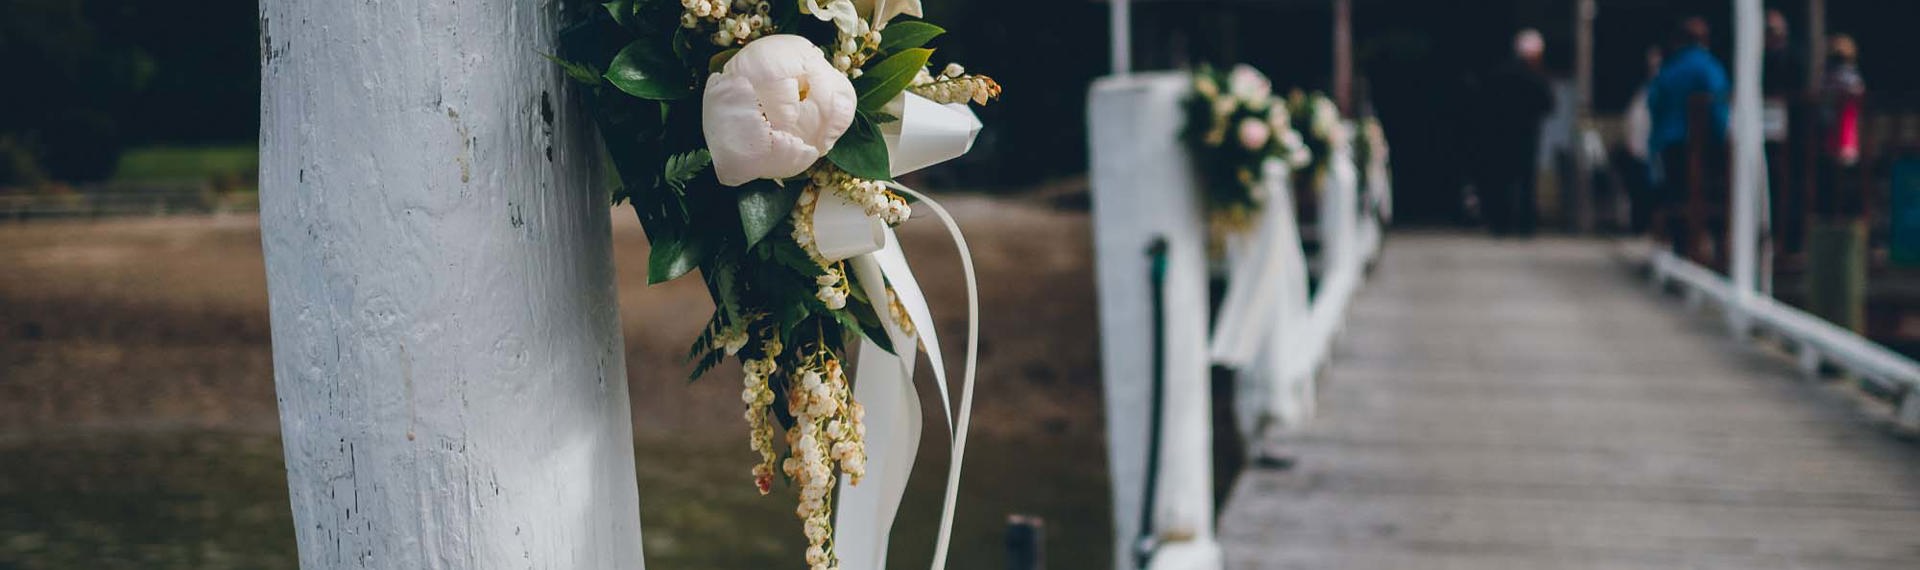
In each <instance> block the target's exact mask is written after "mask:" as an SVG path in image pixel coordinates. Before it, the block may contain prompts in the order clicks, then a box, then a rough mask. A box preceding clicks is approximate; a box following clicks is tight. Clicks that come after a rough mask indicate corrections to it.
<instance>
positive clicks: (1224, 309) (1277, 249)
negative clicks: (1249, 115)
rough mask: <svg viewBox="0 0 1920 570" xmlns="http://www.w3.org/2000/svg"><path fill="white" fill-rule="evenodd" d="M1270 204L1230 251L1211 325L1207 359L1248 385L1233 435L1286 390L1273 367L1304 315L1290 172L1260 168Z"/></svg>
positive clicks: (1254, 422)
mask: <svg viewBox="0 0 1920 570" xmlns="http://www.w3.org/2000/svg"><path fill="white" fill-rule="evenodd" d="M1265 168H1266V173H1265V175H1264V177H1263V180H1265V182H1264V183H1263V184H1265V186H1266V191H1267V196H1268V199H1267V203H1266V205H1265V207H1264V208H1262V211H1261V213H1260V216H1259V218H1257V220H1258V221H1257V224H1258V225H1257V226H1256V229H1255V231H1254V232H1253V233H1252V234H1251V235H1244V236H1239V237H1240V240H1239V241H1236V242H1234V243H1231V244H1229V245H1230V246H1232V247H1231V248H1230V250H1229V251H1230V253H1231V254H1232V255H1231V256H1230V257H1229V259H1228V262H1229V267H1228V273H1227V279H1228V281H1227V293H1226V296H1225V297H1224V298H1223V299H1222V300H1221V304H1220V310H1219V312H1218V314H1219V315H1220V320H1219V321H1218V322H1217V323H1216V324H1215V325H1214V328H1213V334H1212V338H1211V342H1210V344H1209V346H1208V356H1209V358H1210V359H1211V360H1212V361H1213V362H1214V363H1215V364H1219V365H1222V366H1226V367H1228V368H1232V369H1234V370H1236V371H1238V372H1240V373H1241V374H1242V375H1243V377H1244V378H1246V379H1247V381H1246V382H1244V383H1243V385H1241V386H1239V389H1238V390H1237V392H1238V394H1237V395H1236V398H1235V402H1236V408H1235V409H1236V411H1237V412H1238V417H1239V420H1240V421H1239V422H1238V424H1239V425H1238V426H1237V427H1238V428H1240V430H1241V432H1242V433H1243V434H1245V435H1249V436H1251V435H1254V430H1255V429H1257V428H1258V426H1259V423H1260V418H1261V416H1262V415H1263V412H1264V410H1263V408H1264V407H1265V403H1266V402H1267V401H1269V400H1270V399H1271V398H1273V397H1275V394H1276V393H1277V392H1281V391H1287V390H1289V389H1290V387H1289V386H1287V385H1286V383H1287V377H1286V375H1285V374H1284V372H1283V371H1282V370H1281V369H1280V368H1279V367H1278V366H1276V363H1278V362H1284V354H1283V353H1284V352H1285V350H1286V345H1287V341H1288V340H1289V339H1288V338H1287V337H1288V336H1289V335H1292V334H1297V332H1296V331H1292V330H1289V329H1290V328H1291V327H1294V326H1297V324H1298V323H1302V322H1305V317H1306V314H1307V283H1306V280H1307V279H1306V275H1307V269H1306V260H1305V259H1304V257H1303V256H1302V255H1301V253H1300V245H1299V244H1300V234H1299V229H1298V228H1296V227H1295V221H1294V209H1293V197H1292V192H1291V191H1289V190H1288V189H1287V178H1288V177H1287V176H1286V174H1287V167H1286V166H1285V165H1283V164H1280V163H1277V162H1270V163H1268V164H1267V165H1265Z"/></svg>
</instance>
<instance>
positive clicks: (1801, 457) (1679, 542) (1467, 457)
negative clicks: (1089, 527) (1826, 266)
mask: <svg viewBox="0 0 1920 570" xmlns="http://www.w3.org/2000/svg"><path fill="white" fill-rule="evenodd" d="M1723 331H1724V329H1723V328H1721V327H1720V326H1719V325H1718V321H1717V319H1712V318H1709V317H1705V316H1700V315H1689V314H1687V313H1686V312H1685V311H1682V310H1680V303H1679V302H1678V301H1676V300H1673V299H1671V298H1667V297H1663V296H1658V295H1655V294H1654V293H1653V292H1652V291H1651V290H1650V289H1649V288H1648V287H1647V286H1646V284H1645V282H1644V281H1641V280H1638V279H1635V278H1633V277H1632V276H1630V275H1629V274H1628V272H1627V271H1625V270H1624V269H1623V268H1622V267H1621V266H1620V265H1619V264H1618V263H1617V262H1615V261H1614V260H1613V259H1612V257H1611V250H1610V249H1609V248H1608V246H1606V245H1605V244H1603V243H1601V242H1591V241H1566V240H1536V241H1531V242H1517V241H1492V240H1487V239H1482V238H1477V237H1464V236H1442V235H1411V236H1409V235H1397V236H1395V237H1394V238H1393V239H1392V240H1390V242H1389V244H1388V247H1387V250H1386V254H1385V257H1384V259H1383V261H1382V262H1381V266H1380V267H1379V270H1378V271H1377V272H1376V273H1375V275H1374V277H1373V279H1372V281H1371V282H1370V283H1369V284H1368V285H1367V286H1366V287H1365V289H1364V290H1363V292H1362V293H1361V295H1360V297H1359V298H1358V299H1357V300H1356V302H1355V305H1354V307H1353V310H1352V313H1351V315H1350V318H1349V326H1348V329H1347V333H1346V335H1345V336H1344V337H1343V339H1342V340H1341V342H1340V345H1339V347H1338V348H1337V350H1336V354H1335V356H1334V358H1333V362H1332V364H1331V369H1330V370H1329V371H1328V373H1327V374H1326V375H1325V376H1324V377H1323V378H1322V380H1321V382H1322V388H1321V391H1320V394H1321V398H1322V400H1321V408H1320V415H1319V417H1318V419H1317V420H1316V422H1315V423H1314V424H1313V425H1311V426H1309V427H1308V428H1306V429H1304V430H1302V431H1301V432H1299V433H1295V434H1283V435H1273V436H1270V437H1269V440H1268V441H1267V442H1266V444H1267V445H1269V446H1271V447H1273V448H1276V449H1282V450H1286V451H1288V452H1290V453H1293V454H1295V455H1296V456H1297V458H1298V460H1299V464H1298V465H1297V466H1296V467H1294V468H1293V469H1292V470H1290V471H1261V470H1253V471H1250V472H1249V473H1247V474H1246V475H1244V476H1242V477H1241V479H1240V481H1239V483H1238V484H1237V485H1236V487H1235V488H1234V489H1233V491H1232V495H1231V498H1230V499H1229V500H1228V502H1227V506H1226V508H1225V512H1224V513H1223V515H1222V519H1221V522H1220V525H1221V530H1220V533H1221V539H1222V541H1223V542H1224V544H1225V547H1226V552H1227V558H1228V568H1232V569H1269V568H1302V569H1345V570H1363V569H1371V568H1418V569H1454V568H1459V569H1474V570H1488V569H1528V570H1535V569H1558V568H1579V569H1646V568H1737V569H1743V570H1745V569H1758V568H1809V569H1812V568H1822V569H1824V568H1886V569H1904V570H1913V569H1916V568H1920V444H1916V443H1913V442H1908V441H1902V440H1899V439H1897V438H1895V437H1893V436H1891V435H1889V432H1888V430H1886V429H1884V428H1881V427H1879V426H1876V425H1875V424H1874V420H1872V419H1871V416H1870V415H1869V414H1866V413H1864V412H1863V411H1862V410H1860V409H1858V408H1857V407H1856V405H1855V404H1854V402H1855V400H1854V399H1852V398H1849V397H1847V396H1846V395H1845V394H1842V393H1840V391H1838V390H1836V389H1835V388H1833V387H1830V386H1819V385H1815V384H1810V383H1806V382H1803V381H1800V380H1798V377H1797V375H1796V374H1795V373H1794V372H1792V367H1791V366H1790V365H1789V364H1787V363H1785V362H1784V361H1782V360H1781V359H1780V358H1778V357H1775V356H1773V355H1769V354H1763V353H1761V352H1760V351H1759V350H1758V349H1755V348H1749V346H1751V345H1745V344H1741V343H1737V342H1735V341H1733V340H1731V339H1729V337H1728V336H1727V335H1726V334H1724V332H1723Z"/></svg>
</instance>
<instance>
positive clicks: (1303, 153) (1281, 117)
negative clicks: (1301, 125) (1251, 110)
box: [1267, 113, 1313, 169]
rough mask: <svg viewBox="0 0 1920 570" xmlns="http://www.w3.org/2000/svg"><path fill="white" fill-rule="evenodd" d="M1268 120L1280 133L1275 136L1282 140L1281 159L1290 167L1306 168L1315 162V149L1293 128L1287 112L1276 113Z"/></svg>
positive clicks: (1276, 131)
mask: <svg viewBox="0 0 1920 570" xmlns="http://www.w3.org/2000/svg"><path fill="white" fill-rule="evenodd" d="M1267 120H1268V121H1269V122H1270V123H1271V126H1272V127H1273V132H1275V133H1279V134H1278V135H1275V137H1276V138H1277V140H1278V141H1279V142H1280V152H1281V155H1280V159H1281V160H1283V161H1286V163H1287V167H1288V168H1291V169H1300V168H1306V167H1307V165H1308V164H1311V163H1313V149H1310V148H1307V141H1306V139H1302V138H1300V131H1296V130H1293V122H1292V121H1289V120H1288V119H1287V114H1286V113H1274V114H1273V116H1271V117H1268V118H1267Z"/></svg>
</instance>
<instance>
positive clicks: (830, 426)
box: [781, 353, 867, 570]
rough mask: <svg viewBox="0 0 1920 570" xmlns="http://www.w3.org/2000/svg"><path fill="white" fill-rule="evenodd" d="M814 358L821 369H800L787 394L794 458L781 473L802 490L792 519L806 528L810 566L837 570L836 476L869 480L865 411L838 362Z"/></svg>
mask: <svg viewBox="0 0 1920 570" xmlns="http://www.w3.org/2000/svg"><path fill="white" fill-rule="evenodd" d="M821 354H822V355H824V353H821ZM816 358H818V359H819V360H818V361H817V364H811V365H807V367H805V368H803V369H802V370H800V371H799V373H798V374H797V376H796V377H795V380H794V382H793V385H792V387H791V388H790V389H789V391H788V392H787V412H788V413H790V414H792V415H793V418H794V426H793V428H792V429H789V430H787V446H788V448H789V449H790V450H791V451H792V456H791V457H788V458H787V460H786V462H785V463H784V464H783V465H782V466H781V468H782V470H783V471H785V472H786V474H787V476H788V477H790V478H792V479H793V482H794V484H796V485H798V486H799V487H800V504H799V506H797V507H796V508H795V509H794V515H795V516H798V517H800V520H801V521H802V522H803V524H804V525H805V532H806V535H807V543H808V546H807V566H808V567H809V568H810V569H811V570H836V569H837V568H838V566H839V562H838V560H837V559H836V557H835V556H834V555H833V552H832V543H831V541H832V538H833V523H832V497H831V494H832V492H833V486H834V484H835V482H836V481H835V478H834V475H833V471H834V467H835V466H836V465H837V466H838V467H839V469H840V471H841V472H844V473H846V476H847V478H848V482H849V483H851V484H855V485H858V484H860V478H861V477H863V476H865V475H866V462H867V455H866V443H865V440H866V433H867V428H866V426H865V425H864V424H862V423H861V420H862V418H863V417H864V416H865V415H866V412H865V410H863V409H861V407H860V404H858V403H855V402H853V391H852V390H851V389H849V387H848V385H847V376H846V372H845V371H844V370H843V369H842V368H841V367H840V361H838V360H835V359H833V358H831V357H821V356H816Z"/></svg>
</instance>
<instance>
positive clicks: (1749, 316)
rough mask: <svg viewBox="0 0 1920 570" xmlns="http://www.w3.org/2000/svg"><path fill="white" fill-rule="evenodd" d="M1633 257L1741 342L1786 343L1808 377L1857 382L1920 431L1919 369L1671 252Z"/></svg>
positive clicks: (1659, 284)
mask: <svg viewBox="0 0 1920 570" xmlns="http://www.w3.org/2000/svg"><path fill="white" fill-rule="evenodd" d="M1629 255H1630V256H1632V257H1634V258H1637V259H1635V261H1638V262H1640V263H1644V264H1645V265H1646V267H1647V270H1648V273H1649V275H1650V276H1651V278H1652V280H1653V283H1654V286H1656V287H1661V288H1665V287H1668V286H1673V287H1678V288H1679V289H1680V290H1681V291H1682V293H1683V294H1684V295H1685V296H1686V298H1687V304H1688V305H1690V306H1694V307H1701V306H1705V305H1707V304H1709V303H1711V304H1712V305H1713V306H1715V307H1717V308H1718V309H1719V310H1721V311H1722V312H1724V313H1725V314H1726V316H1727V321H1728V322H1729V323H1731V324H1732V325H1733V326H1734V327H1736V330H1735V333H1736V334H1738V335H1740V336H1743V337H1744V336H1750V335H1751V333H1754V332H1761V333H1770V334H1771V335H1772V336H1774V337H1777V338H1779V339H1781V340H1784V341H1786V342H1787V343H1788V344H1790V345H1791V346H1792V348H1793V349H1794V351H1795V353H1796V355H1797V356H1798V357H1799V361H1800V368H1801V371H1802V372H1803V373H1806V374H1807V375H1808V376H1814V375H1818V374H1819V373H1820V368H1821V366H1822V365H1829V366H1834V367H1838V368H1841V369H1843V370H1846V371H1847V372H1849V373H1851V374H1853V375H1855V376H1858V377H1859V378H1860V379H1861V380H1862V381H1864V382H1867V383H1868V384H1871V385H1872V386H1873V387H1874V392H1876V393H1878V394H1881V395H1885V396H1888V397H1890V398H1891V399H1892V400H1893V401H1894V406H1895V409H1894V415H1895V419H1896V420H1897V421H1898V422H1899V423H1900V424H1902V425H1905V426H1907V427H1916V428H1920V363H1916V362H1914V360H1913V359H1911V358H1907V357H1906V356H1902V355H1901V354H1899V353H1897V352H1894V351H1892V350H1889V349H1888V348H1886V347H1884V346H1881V345H1879V344H1877V343H1874V342H1873V341H1871V340H1868V339H1867V338H1865V337H1862V336H1860V335H1859V334H1856V333H1854V332H1853V331H1850V330H1847V329H1843V328H1840V327H1839V326H1836V325H1834V324H1833V323H1830V322H1827V321H1826V320H1825V319H1821V318H1820V317H1817V316H1814V315H1812V314H1808V313H1807V312H1805V311H1802V310H1800V309H1797V308H1794V307H1792V306H1788V305H1786V304H1784V303H1781V302H1779V301H1776V300H1774V299H1772V298H1770V297H1763V296H1757V295H1741V294H1739V293H1738V289H1737V288H1735V286H1734V284H1733V283H1732V282H1731V281H1730V280H1728V279H1727V278H1726V277H1725V276H1722V275H1720V274H1718V273H1714V272H1713V270H1711V269H1707V268H1705V267H1701V266H1700V265H1698V264H1695V263H1693V262H1691V261H1688V260H1685V259H1681V258H1679V257H1676V256H1674V255H1673V254H1672V253H1670V252H1667V251H1653V252H1644V251H1633V250H1630V251H1629Z"/></svg>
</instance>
